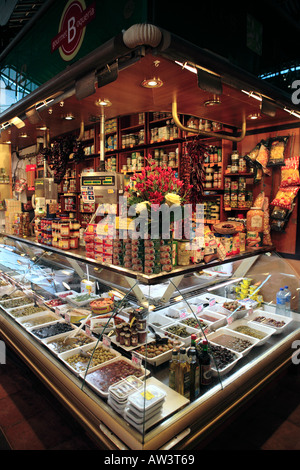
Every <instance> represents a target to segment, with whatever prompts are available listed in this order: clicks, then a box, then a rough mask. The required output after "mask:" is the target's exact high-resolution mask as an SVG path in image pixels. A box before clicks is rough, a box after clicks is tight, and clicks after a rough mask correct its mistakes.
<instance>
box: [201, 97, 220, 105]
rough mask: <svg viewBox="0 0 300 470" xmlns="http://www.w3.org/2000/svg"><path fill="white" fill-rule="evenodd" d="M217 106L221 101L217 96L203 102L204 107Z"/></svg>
mask: <svg viewBox="0 0 300 470" xmlns="http://www.w3.org/2000/svg"><path fill="white" fill-rule="evenodd" d="M219 104H221V100H220V98H218V97H217V96H213V97H212V98H210V99H208V100H206V101H205V102H204V106H217V105H219Z"/></svg>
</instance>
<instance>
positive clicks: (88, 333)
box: [84, 325, 92, 336]
mask: <svg viewBox="0 0 300 470" xmlns="http://www.w3.org/2000/svg"><path fill="white" fill-rule="evenodd" d="M84 331H85V333H86V334H87V335H88V336H92V332H91V328H90V327H89V326H88V325H85V327H84Z"/></svg>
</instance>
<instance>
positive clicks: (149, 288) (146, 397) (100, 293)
mask: <svg viewBox="0 0 300 470" xmlns="http://www.w3.org/2000/svg"><path fill="white" fill-rule="evenodd" d="M0 253H1V258H0V260H1V261H0V269H1V272H0V275H1V285H0V296H1V299H0V306H1V315H0V336H1V339H2V340H3V341H4V342H5V344H7V345H8V346H9V347H11V348H13V349H14V350H15V351H16V353H17V354H18V355H19V356H20V357H21V358H22V359H23V361H24V362H25V364H26V365H28V366H29V367H30V368H31V369H32V370H33V371H34V372H35V373H36V374H37V376H38V377H39V378H40V379H41V380H42V381H43V382H44V383H45V384H46V385H47V386H48V387H49V389H50V390H51V391H52V392H53V393H54V395H55V396H56V397H57V398H58V399H59V400H61V402H62V403H63V404H64V405H65V406H66V408H67V409H68V410H69V411H70V412H71V413H72V414H73V415H74V416H75V417H76V419H78V421H79V422H80V423H81V425H82V426H83V427H84V428H85V430H86V431H87V432H88V433H89V434H90V435H91V437H92V438H93V439H95V440H96V442H97V444H98V445H99V448H106V449H123V450H126V449H132V450H142V449H143V450H158V449H160V450H168V449H174V448H175V449H193V448H195V446H197V445H201V442H202V441H203V440H204V439H205V438H206V437H207V436H209V435H210V434H211V433H212V432H214V431H215V430H216V429H217V427H218V426H219V425H220V424H222V423H223V422H225V421H226V419H227V418H228V417H229V416H231V415H232V414H233V413H234V412H235V411H236V410H238V409H239V408H240V407H242V406H243V405H245V404H246V403H247V401H248V400H249V399H250V398H252V397H253V396H254V395H255V394H256V393H257V392H259V391H260V390H262V389H263V388H264V387H265V386H266V385H267V384H268V383H269V382H270V381H271V380H273V379H274V378H275V377H276V376H277V375H278V374H280V373H281V372H282V371H283V370H284V368H285V367H287V366H288V365H289V364H291V362H292V361H293V360H294V358H295V357H296V356H295V354H297V348H296V345H297V343H296V340H299V339H300V323H299V319H300V315H299V312H300V310H299V287H300V285H299V278H298V276H297V275H296V273H295V272H294V271H293V269H292V268H291V267H290V266H289V265H288V263H287V261H286V260H285V259H283V258H281V257H280V256H279V255H278V254H277V253H276V252H275V250H274V248H273V247H266V248H264V247H262V248H260V249H258V250H254V251H246V252H245V253H243V254H240V255H236V256H231V257H227V258H226V259H225V261H223V262H222V264H220V263H219V262H217V261H214V262H211V263H207V264H204V263H200V264H199V265H189V266H187V267H174V269H173V270H172V271H171V272H169V273H164V274H158V275H145V274H140V273H135V272H134V271H130V270H126V269H125V268H121V267H117V266H113V265H106V264H100V263H97V262H95V260H92V259H89V258H87V257H86V256H85V253H84V252H82V251H81V250H80V249H79V250H73V251H72V252H63V251H61V250H59V249H58V248H54V247H45V246H43V245H40V244H39V243H37V242H35V241H33V240H31V239H29V238H27V239H21V238H19V237H17V236H14V235H6V234H2V238H1V245H0ZM285 285H288V286H289V289H290V291H291V293H292V299H291V308H290V309H288V310H287V311H285V312H283V313H281V314H280V315H279V314H278V313H276V306H275V303H276V300H275V299H276V292H277V291H278V290H279V288H280V287H284V286H285ZM91 302H94V304H93V303H91ZM236 302H238V305H237V304H236ZM124 327H125V328H128V330H127V331H125V332H124ZM132 327H134V328H133V329H132ZM121 328H122V338H123V339H124V340H125V343H124V344H122V340H121V338H120V336H118V335H119V332H120V330H121ZM130 329H131V331H130ZM123 333H124V334H123ZM130 333H131V337H130V336H129V334H130ZM192 334H195V335H196V338H197V341H198V340H199V339H200V340H201V339H207V341H208V345H209V352H210V354H211V380H210V382H209V383H208V384H206V385H203V386H200V394H199V396H198V397H197V398H195V399H191V397H190V396H188V395H187V396H185V395H183V394H182V393H179V392H178V391H176V390H174V389H172V388H171V387H170V386H169V385H170V384H169V361H170V359H171V355H172V349H174V348H177V349H179V348H180V347H184V348H186V350H189V347H190V345H191V335H192ZM126 335H127V336H126ZM274 406H276V404H274Z"/></svg>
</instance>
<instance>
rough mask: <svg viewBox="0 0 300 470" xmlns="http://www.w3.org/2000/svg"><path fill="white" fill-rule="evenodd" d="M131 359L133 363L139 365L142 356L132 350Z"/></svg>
mask: <svg viewBox="0 0 300 470" xmlns="http://www.w3.org/2000/svg"><path fill="white" fill-rule="evenodd" d="M131 361H132V363H133V364H134V365H136V366H138V367H141V365H142V358H141V357H140V356H138V355H137V354H135V353H134V352H132V353H131Z"/></svg>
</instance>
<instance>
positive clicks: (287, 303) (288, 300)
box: [284, 286, 292, 312]
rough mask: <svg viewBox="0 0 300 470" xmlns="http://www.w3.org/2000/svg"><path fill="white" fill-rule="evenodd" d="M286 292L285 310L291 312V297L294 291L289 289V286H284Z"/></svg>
mask: <svg viewBox="0 0 300 470" xmlns="http://www.w3.org/2000/svg"><path fill="white" fill-rule="evenodd" d="M284 294H285V311H286V312H289V311H290V310H291V297H292V293H291V291H290V290H289V288H288V286H285V287H284Z"/></svg>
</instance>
